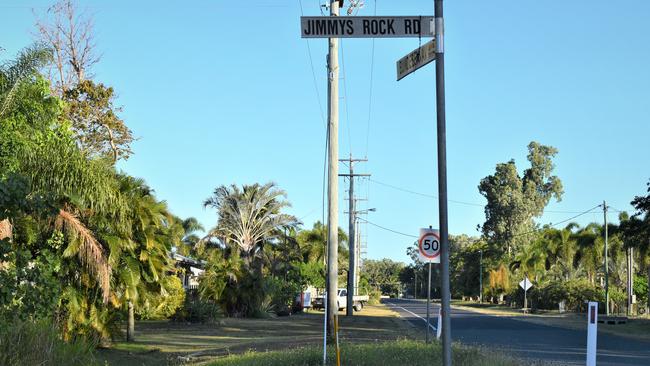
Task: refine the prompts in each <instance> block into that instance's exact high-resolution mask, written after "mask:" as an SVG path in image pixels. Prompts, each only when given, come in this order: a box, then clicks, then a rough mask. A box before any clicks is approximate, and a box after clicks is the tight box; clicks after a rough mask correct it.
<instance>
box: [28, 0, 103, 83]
mask: <svg viewBox="0 0 650 366" xmlns="http://www.w3.org/2000/svg"><path fill="white" fill-rule="evenodd" d="M36 28H37V34H36V36H37V37H38V39H39V41H41V42H42V43H44V44H46V45H48V46H49V47H51V48H52V50H53V52H54V63H53V64H52V67H51V68H50V72H49V77H50V81H51V86H52V88H53V91H54V92H55V94H57V95H59V96H62V95H63V94H64V93H65V92H66V91H67V90H69V89H71V88H73V87H74V85H76V84H77V83H79V82H81V81H83V80H85V79H87V78H89V77H91V76H92V75H91V72H92V71H91V68H92V66H93V65H95V64H96V63H97V62H99V58H100V57H99V55H98V54H97V51H96V45H95V41H94V30H93V19H92V17H91V16H89V15H88V14H86V13H84V12H82V11H79V9H78V7H77V4H76V2H75V1H73V0H60V1H58V2H57V3H55V4H54V5H52V6H51V7H49V8H48V9H47V12H46V13H45V14H41V15H40V16H38V15H37V20H36Z"/></svg>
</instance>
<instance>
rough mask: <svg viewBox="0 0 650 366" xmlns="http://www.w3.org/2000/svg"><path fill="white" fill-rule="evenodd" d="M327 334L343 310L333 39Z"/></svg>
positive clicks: (332, 45)
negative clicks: (341, 305)
mask: <svg viewBox="0 0 650 366" xmlns="http://www.w3.org/2000/svg"><path fill="white" fill-rule="evenodd" d="M330 16H333V17H337V16H339V0H332V1H331V2H330ZM327 74H328V75H327V91H328V102H327V120H328V125H327V130H328V133H329V134H328V144H327V145H328V153H327V168H328V174H327V181H328V185H327V233H328V240H327V331H328V332H327V333H328V335H329V340H330V342H333V341H336V332H335V330H334V325H335V323H334V321H335V320H334V317H335V316H336V315H337V313H338V311H339V307H338V304H337V302H338V301H337V299H338V296H337V291H338V287H339V281H338V275H339V265H338V261H339V251H338V249H339V241H338V233H339V230H338V229H339V216H338V211H339V204H338V196H339V187H338V173H339V169H338V164H339V162H338V159H339V156H338V155H339V40H338V38H329V54H328V60H327Z"/></svg>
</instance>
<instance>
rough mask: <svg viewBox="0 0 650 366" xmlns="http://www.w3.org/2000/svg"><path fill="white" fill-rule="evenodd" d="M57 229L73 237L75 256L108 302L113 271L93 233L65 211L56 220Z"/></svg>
mask: <svg viewBox="0 0 650 366" xmlns="http://www.w3.org/2000/svg"><path fill="white" fill-rule="evenodd" d="M55 227H56V228H57V229H58V230H61V231H63V232H66V233H67V234H68V235H69V236H70V237H71V239H72V242H74V243H76V245H78V249H77V250H75V252H76V253H75V254H76V255H77V256H78V257H79V260H80V261H81V263H82V264H83V265H85V266H86V267H87V268H88V269H89V270H90V272H91V273H92V274H93V275H94V276H95V279H96V280H97V283H99V287H100V288H101V290H102V295H103V299H104V302H107V301H108V297H109V295H110V280H111V272H112V270H111V266H110V265H109V263H108V259H107V258H106V254H105V252H104V248H103V247H102V245H101V244H100V243H99V242H98V241H97V239H95V237H94V236H93V234H92V232H90V230H88V228H86V226H85V225H84V224H83V223H82V222H81V221H79V218H77V216H75V215H74V214H72V213H70V212H68V211H65V210H63V209H61V210H59V214H58V215H57V217H56V220H55ZM67 254H68V255H71V254H73V253H70V252H68V253H67Z"/></svg>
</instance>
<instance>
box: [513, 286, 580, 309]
mask: <svg viewBox="0 0 650 366" xmlns="http://www.w3.org/2000/svg"><path fill="white" fill-rule="evenodd" d="M520 292H522V294H523V290H521V291H520ZM528 295H529V297H530V304H531V307H532V308H533V309H543V310H557V309H558V304H559V303H560V302H562V301H563V300H566V299H567V298H568V296H569V291H568V289H567V288H566V286H565V283H564V282H563V281H551V282H548V283H545V284H542V285H540V286H538V287H533V288H532V289H531V290H529V291H528ZM522 296H523V295H522Z"/></svg>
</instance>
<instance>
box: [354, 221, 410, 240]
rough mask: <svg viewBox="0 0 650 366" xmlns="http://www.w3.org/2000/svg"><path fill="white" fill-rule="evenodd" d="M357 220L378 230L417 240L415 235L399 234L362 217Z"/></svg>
mask: <svg viewBox="0 0 650 366" xmlns="http://www.w3.org/2000/svg"><path fill="white" fill-rule="evenodd" d="M357 219H359V220H361V221H365V222H366V223H367V224H370V225H372V226H375V227H378V228H380V229H382V230H386V231H390V232H391V233H395V234H399V235H403V236H408V237H409V238H417V236H415V235H409V234H404V233H402V232H399V231H397V230H393V229H389V228H387V227H384V226H381V225H377V224H375V223H374V222H370V221H368V220H366V219H364V218H362V217H357Z"/></svg>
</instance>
